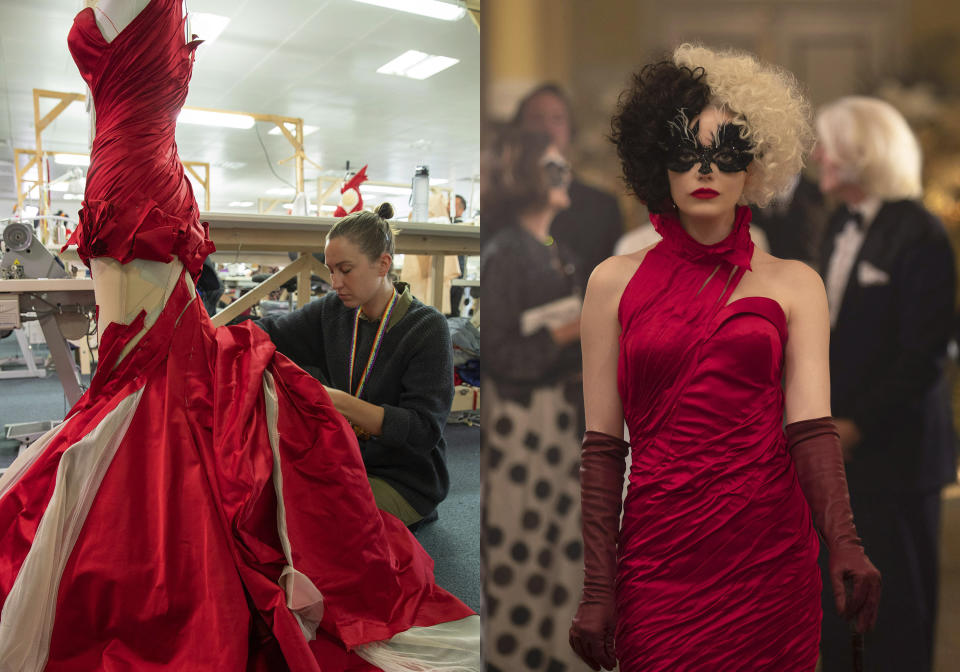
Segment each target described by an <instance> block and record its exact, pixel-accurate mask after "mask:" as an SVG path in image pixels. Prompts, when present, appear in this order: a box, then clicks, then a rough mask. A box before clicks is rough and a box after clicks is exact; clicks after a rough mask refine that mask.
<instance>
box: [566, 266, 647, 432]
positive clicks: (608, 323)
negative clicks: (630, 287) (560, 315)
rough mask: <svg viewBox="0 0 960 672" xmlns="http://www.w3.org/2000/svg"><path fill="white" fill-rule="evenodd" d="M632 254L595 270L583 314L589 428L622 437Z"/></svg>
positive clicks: (581, 327)
mask: <svg viewBox="0 0 960 672" xmlns="http://www.w3.org/2000/svg"><path fill="white" fill-rule="evenodd" d="M636 267H637V261H636V259H634V258H631V257H611V258H609V259H607V260H606V261H604V262H603V263H601V264H600V265H599V266H597V267H596V269H594V271H593V273H592V274H591V275H590V280H589V281H588V282H587V294H586V297H585V299H584V302H583V312H582V314H581V316H580V325H581V326H580V345H581V348H582V350H583V401H584V410H585V412H586V421H587V429H588V430H592V431H595V432H603V433H604V434H609V435H610V436H615V437H621V438H622V437H623V406H622V405H621V401H620V392H619V390H618V389H617V366H618V362H619V359H620V321H619V318H618V315H617V311H618V308H619V306H620V296H621V295H622V294H623V290H624V287H625V286H626V284H627V282H628V281H629V279H630V277H631V276H632V274H633V271H635V270H636Z"/></svg>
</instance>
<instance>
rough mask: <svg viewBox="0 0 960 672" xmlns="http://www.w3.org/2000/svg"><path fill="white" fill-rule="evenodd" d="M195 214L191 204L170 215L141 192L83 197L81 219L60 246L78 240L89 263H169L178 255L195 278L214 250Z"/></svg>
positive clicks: (206, 231) (79, 252) (203, 224)
mask: <svg viewBox="0 0 960 672" xmlns="http://www.w3.org/2000/svg"><path fill="white" fill-rule="evenodd" d="M199 214H200V212H199V210H198V209H197V206H196V203H193V205H192V207H191V208H190V210H189V212H188V213H187V214H186V215H181V216H174V215H169V214H167V213H166V212H164V211H163V210H161V209H160V207H159V206H158V205H157V203H156V202H155V201H154V200H153V199H151V198H149V197H147V196H145V195H143V194H142V193H139V192H138V193H135V194H132V195H131V196H130V197H129V198H128V199H127V200H126V201H125V202H124V203H116V202H114V201H98V200H89V201H84V202H83V207H82V208H81V210H80V224H79V225H78V226H77V228H76V230H75V231H74V232H73V235H71V236H70V239H69V240H67V244H66V245H64V246H63V249H64V250H65V249H66V248H67V247H68V246H70V245H76V246H77V253H78V254H79V255H80V259H81V260H82V261H83V263H84V264H86V265H87V266H89V265H90V259H92V258H94V257H110V258H112V259H116V260H117V261H119V262H120V263H121V264H126V263H128V262H130V261H132V260H134V259H146V260H148V261H159V262H163V263H169V262H170V261H173V259H174V257H176V258H178V259H180V261H181V262H182V263H183V265H184V267H185V268H186V269H187V271H188V272H189V273H190V275H191V276H193V277H194V278H196V277H198V274H199V273H200V269H201V267H202V266H203V260H204V259H205V258H206V257H207V255H209V254H210V253H212V252H214V251H215V250H216V247H215V246H214V244H213V241H211V240H210V236H209V233H208V225H207V223H206V222H200V221H199ZM61 251H62V250H61Z"/></svg>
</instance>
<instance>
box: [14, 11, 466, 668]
mask: <svg viewBox="0 0 960 672" xmlns="http://www.w3.org/2000/svg"><path fill="white" fill-rule="evenodd" d="M180 7H181V3H180V0H151V2H150V3H149V4H148V6H147V7H146V8H145V9H144V10H143V11H142V12H141V13H140V14H139V15H138V16H137V17H136V18H135V19H134V20H133V22H132V23H130V24H129V25H128V26H127V27H126V28H125V29H124V30H123V31H122V32H121V33H120V35H119V36H118V37H117V38H116V39H115V40H114V41H112V42H110V43H107V42H106V41H105V40H104V39H103V37H102V36H101V34H100V31H99V29H98V27H97V25H96V22H95V19H94V14H93V10H92V9H89V8H88V9H84V10H83V11H82V12H80V14H79V15H78V16H77V17H76V20H75V22H74V25H73V28H72V30H71V31H70V38H69V45H70V48H71V51H72V53H73V55H74V59H75V60H76V62H77V65H78V66H79V68H80V70H81V73H82V74H83V76H84V79H85V80H86V81H87V82H88V83H89V84H90V88H91V91H92V93H93V99H94V101H95V104H96V109H97V134H96V141H95V143H94V147H93V152H92V157H91V166H90V172H89V176H88V179H87V192H86V201H85V202H84V204H83V211H82V213H81V223H80V226H79V228H78V229H77V231H76V233H75V236H74V241H75V242H76V243H78V246H79V249H80V254H81V255H82V256H83V258H84V259H85V260H88V259H89V258H90V257H95V256H108V257H112V258H115V259H117V260H119V261H121V262H128V261H130V260H132V259H149V260H155V261H164V262H168V261H171V260H173V259H174V258H178V259H180V260H181V261H182V262H183V264H184V266H185V268H186V270H187V271H189V272H190V273H191V274H194V275H195V274H196V273H197V272H198V271H199V269H200V265H201V263H202V261H203V258H204V257H205V256H206V254H207V253H209V252H210V251H212V249H213V245H212V244H211V242H210V240H209V238H208V237H207V232H206V228H205V227H204V226H202V225H201V224H200V223H199V221H198V220H197V212H198V211H197V206H196V202H195V201H194V198H193V194H192V192H191V189H190V184H189V182H188V181H187V180H186V179H185V178H184V175H183V170H182V167H181V165H180V161H179V159H178V157H177V151H176V145H175V143H174V130H175V123H176V117H177V113H178V111H179V109H180V106H181V105H182V104H183V102H184V100H185V98H186V93H187V83H188V81H189V78H190V73H191V68H192V60H193V50H194V49H195V47H196V45H197V43H196V42H193V43H190V44H186V45H185V44H184V43H183V31H184V26H183V19H182V18H181V11H180ZM189 285H190V283H189V277H186V275H185V274H182V275H181V278H180V281H179V283H178V284H177V286H176V289H175V290H174V291H173V293H172V295H171V296H170V298H169V300H168V302H167V304H166V305H165V306H164V308H163V310H162V312H161V313H160V316H159V317H158V319H157V321H156V323H155V324H153V325H152V326H151V327H150V328H149V329H148V330H147V331H146V333H145V335H144V336H143V338H142V339H141V340H140V341H139V342H138V343H137V344H136V345H135V346H134V347H133V349H132V350H131V352H129V353H128V354H127V355H126V356H125V357H124V358H123V359H119V354H120V352H121V350H122V349H123V347H124V346H125V345H126V344H127V343H128V342H130V340H131V338H132V337H133V336H134V335H136V334H137V333H138V332H139V331H140V330H141V329H142V327H143V324H144V315H143V314H142V313H141V315H140V316H139V317H138V318H137V319H136V320H135V321H134V322H133V323H132V324H130V325H126V326H125V325H121V324H117V323H111V324H110V325H109V326H108V327H107V328H106V329H105V332H104V333H103V334H102V338H101V345H100V361H99V366H98V367H97V372H96V375H95V376H94V378H93V380H92V383H91V386H90V389H89V390H88V391H87V392H86V394H84V396H83V397H82V398H81V399H80V401H78V402H77V404H76V405H75V406H74V407H73V408H72V409H71V410H70V412H69V414H68V415H67V418H66V419H65V420H64V422H63V423H62V424H60V425H59V426H58V427H56V428H54V429H53V430H51V431H50V432H48V433H47V434H46V435H45V436H43V437H41V438H40V439H38V440H37V441H36V442H35V443H34V444H32V445H31V446H30V447H29V448H28V449H27V450H26V451H24V452H23V454H22V455H21V456H20V457H19V458H18V459H17V460H16V461H15V462H14V464H13V465H12V466H11V467H10V469H8V470H7V472H6V473H5V474H4V475H3V476H2V477H0V605H2V612H0V669H2V670H17V671H18V672H27V671H39V670H50V671H53V670H56V671H69V672H81V671H84V672H86V671H89V670H159V669H169V670H178V671H182V670H231V671H234V670H236V671H242V670H286V669H290V670H298V671H299V670H310V671H320V670H326V671H332V670H375V669H385V670H421V669H440V670H447V669H449V670H469V669H478V667H477V666H474V667H471V665H472V663H471V662H470V661H472V660H478V659H479V629H478V628H479V624H478V621H479V619H478V618H477V617H476V616H475V615H474V614H473V612H472V611H471V610H470V609H468V608H467V607H466V606H465V605H463V604H462V603H461V602H460V601H459V600H457V599H456V598H455V597H453V596H452V595H450V594H449V593H447V592H446V591H444V590H442V589H441V588H439V587H438V586H436V585H435V584H434V582H433V563H432V561H431V559H430V557H429V556H428V555H427V554H426V552H425V551H424V550H423V548H422V547H421V546H420V545H419V544H418V543H417V541H416V540H415V539H414V538H413V536H412V535H411V534H410V533H409V532H408V531H407V529H406V528H405V527H404V526H403V524H402V523H401V522H400V521H399V520H397V519H396V518H394V517H393V516H390V515H389V514H382V513H381V512H380V511H378V510H377V508H376V505H375V503H374V499H373V496H372V493H371V491H370V486H369V484H368V481H367V478H366V473H365V470H364V466H363V462H362V460H361V458H360V452H359V447H358V445H357V441H356V438H355V436H354V433H353V431H352V430H351V429H350V426H349V425H348V423H347V422H346V420H345V419H344V418H343V416H342V415H340V413H339V412H337V410H336V409H335V408H334V407H333V404H332V403H331V401H330V398H329V396H328V395H327V394H326V392H325V391H324V389H323V387H322V386H321V385H320V384H319V382H317V381H316V380H314V379H313V378H311V377H310V376H308V375H307V374H306V373H304V372H303V371H301V370H300V369H299V368H298V367H296V366H295V365H294V364H292V363H291V362H290V361H289V360H288V359H286V358H285V357H283V356H282V355H279V354H277V353H276V352H275V349H274V346H273V345H272V343H271V342H270V340H269V339H268V338H267V336H266V334H265V333H264V332H262V331H261V330H260V329H258V328H257V327H255V326H249V325H240V326H236V327H229V328H220V329H215V328H214V327H213V326H212V325H211V323H210V321H209V319H208V317H207V314H206V311H205V310H204V308H203V306H202V304H201V303H200V302H199V301H198V300H197V298H196V297H195V295H194V294H193V292H192V291H191V288H190V286H189Z"/></svg>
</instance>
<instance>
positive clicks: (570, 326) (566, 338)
mask: <svg viewBox="0 0 960 672" xmlns="http://www.w3.org/2000/svg"><path fill="white" fill-rule="evenodd" d="M550 337H551V338H552V339H553V342H554V343H556V344H557V345H569V344H570V343H576V342H577V341H579V340H580V319H579V318H578V319H576V320H574V321H573V322H567V323H566V324H563V325H561V326H559V327H554V328H553V329H551V330H550Z"/></svg>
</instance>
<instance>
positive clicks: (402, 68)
mask: <svg viewBox="0 0 960 672" xmlns="http://www.w3.org/2000/svg"><path fill="white" fill-rule="evenodd" d="M459 62H460V61H459V60H457V59H456V58H450V57H448V56H431V55H430V54H425V53H423V52H422V51H416V50H415V49H411V50H409V51H405V52H404V53H402V54H400V55H399V56H397V57H396V58H395V59H393V60H392V61H390V62H389V63H386V64H384V65H381V66H380V67H379V68H377V72H379V73H380V74H381V75H398V76H400V77H409V78H411V79H426V78H427V77H430V76H432V75H435V74H437V73H438V72H440V71H441V70H446V69H447V68H449V67H450V66H452V65H455V64H457V63H459Z"/></svg>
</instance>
